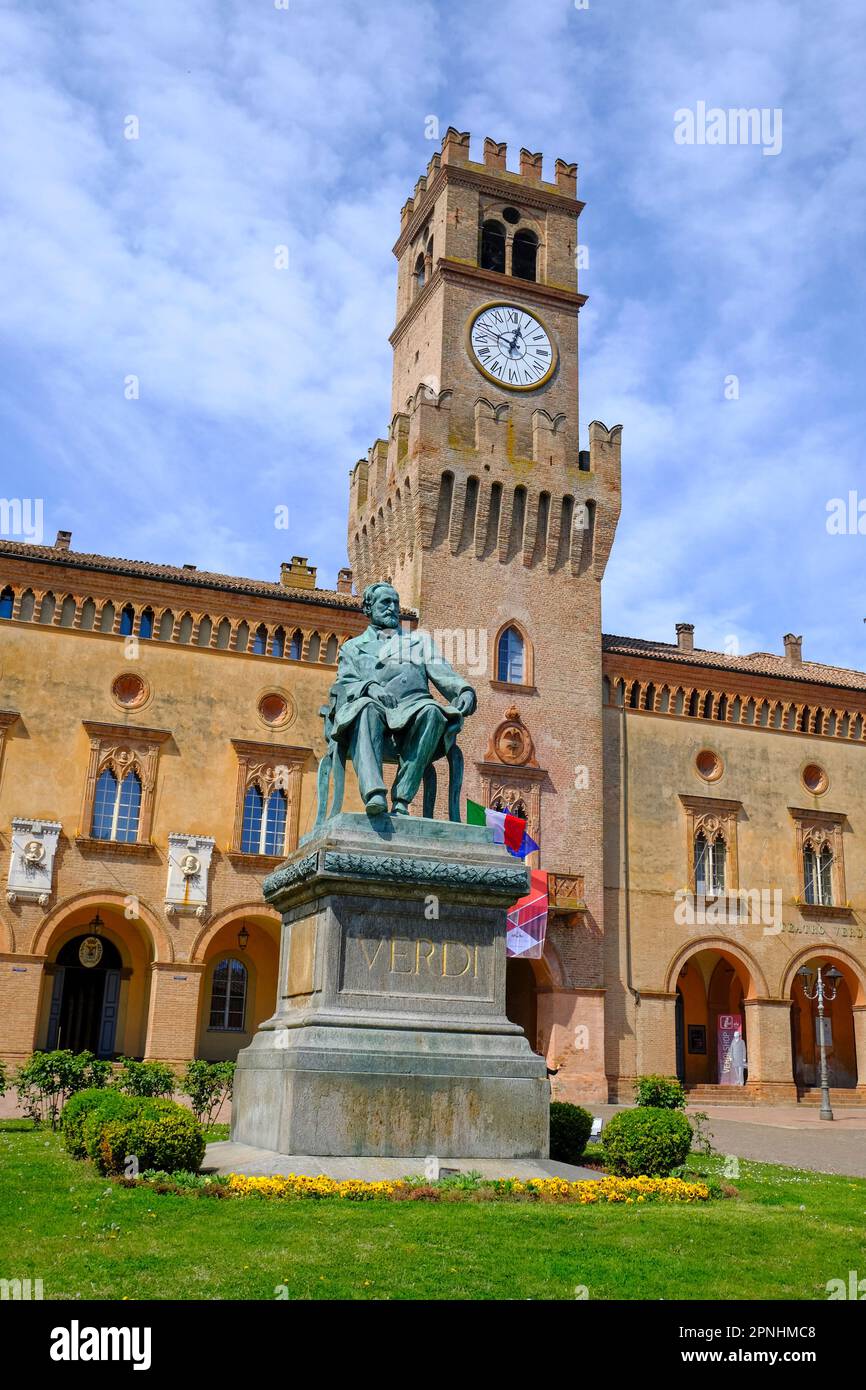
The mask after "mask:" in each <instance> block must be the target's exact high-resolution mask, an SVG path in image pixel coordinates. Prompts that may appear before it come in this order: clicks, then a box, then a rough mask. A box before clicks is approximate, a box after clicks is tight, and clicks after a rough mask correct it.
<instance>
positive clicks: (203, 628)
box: [195, 617, 213, 647]
mask: <svg viewBox="0 0 866 1390" xmlns="http://www.w3.org/2000/svg"><path fill="white" fill-rule="evenodd" d="M212 635H213V620H212V619H211V618H208V617H204V618H202V620H201V622H200V623H199V625H198V633H197V635H196V639H195V640H196V646H198V647H209V646H210V639H211V636H212Z"/></svg>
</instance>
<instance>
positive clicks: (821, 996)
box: [797, 965, 842, 1120]
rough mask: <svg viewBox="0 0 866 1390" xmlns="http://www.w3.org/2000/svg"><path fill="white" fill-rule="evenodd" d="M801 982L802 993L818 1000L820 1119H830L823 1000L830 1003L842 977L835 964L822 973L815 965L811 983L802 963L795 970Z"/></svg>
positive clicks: (809, 972)
mask: <svg viewBox="0 0 866 1390" xmlns="http://www.w3.org/2000/svg"><path fill="white" fill-rule="evenodd" d="M797 974H798V975H799V976H800V979H801V980H802V982H803V993H804V994H805V996H806V998H807V999H809V1000H812V999H817V1000H818V1051H819V1053H820V1054H821V1119H822V1120H832V1118H833V1109H832V1107H831V1105H830V1077H829V1074H828V1072H827V1039H826V1034H825V1032H824V1000H825V999H826V1001H827V1003H828V1004H832V1002H833V1000H834V999H835V998H836V981H837V980H841V979H842V973H841V971H839V970H837V969H836V967H835V965H826V966H825V967H824V974H823V976H822V974H821V967H820V965H819V966H816V969H815V983H814V986H813V984H812V972H811V970H810V969H809V967H808V965H803V966H801V967H800V969H799V970H798V971H797Z"/></svg>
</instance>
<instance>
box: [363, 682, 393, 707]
mask: <svg viewBox="0 0 866 1390" xmlns="http://www.w3.org/2000/svg"><path fill="white" fill-rule="evenodd" d="M367 694H368V695H372V697H373V699H374V700H376V701H377V702H378V703H379V704H380V705H382V706H383V708H385V709H396V708H397V696H396V695H392V694H391V692H390V690H386V689H385V687H384V686H383V685H371V686H370V687H369V688H368V690H367Z"/></svg>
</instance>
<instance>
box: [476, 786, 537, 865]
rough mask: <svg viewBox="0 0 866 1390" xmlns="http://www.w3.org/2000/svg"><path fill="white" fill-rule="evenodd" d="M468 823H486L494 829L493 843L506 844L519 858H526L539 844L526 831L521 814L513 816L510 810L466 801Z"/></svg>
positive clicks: (489, 827) (510, 851) (490, 828)
mask: <svg viewBox="0 0 866 1390" xmlns="http://www.w3.org/2000/svg"><path fill="white" fill-rule="evenodd" d="M466 823H467V825H486V826H487V827H488V829H489V830H492V831H493V843H494V844H496V845H504V846H505V848H506V849H507V850H508V851H509V853H511V854H513V855H515V857H516V858H518V859H525V858H526V856H527V854H532V853H533V851H535V850H537V849H538V845H537V844H536V843H535V841H534V840H533V839H532V837H531V836H529V835H527V833H526V821H525V820H521V818H520V816H512V814H511V812H510V811H492V810H491V809H490V807H489V806H479V804H478V802H477V801H470V800H469V799H468V798H467V801H466Z"/></svg>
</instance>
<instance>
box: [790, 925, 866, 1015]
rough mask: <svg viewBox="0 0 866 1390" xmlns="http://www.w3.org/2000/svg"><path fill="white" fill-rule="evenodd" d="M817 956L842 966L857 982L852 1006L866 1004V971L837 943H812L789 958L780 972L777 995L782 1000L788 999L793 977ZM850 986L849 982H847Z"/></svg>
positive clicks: (854, 957)
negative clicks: (780, 977)
mask: <svg viewBox="0 0 866 1390" xmlns="http://www.w3.org/2000/svg"><path fill="white" fill-rule="evenodd" d="M817 956H821V957H826V959H827V960H828V961H830V962H831V963H832V964H834V965H841V966H844V967H845V968H846V969H847V970H848V971H849V972H850V974H851V975H852V976H853V977H854V979H855V980H856V982H857V997H856V999H854V998H852V1000H851V1003H852V1004H854V1005H864V1004H866V970H864V969H863V965H862V963H861V962H860V961H859V960H857V958H856V956H852V955H851V953H850V951H846V950H843V949H842V947H841V946H839V945H838V943H837V942H835V941H833V942H830V943H828V942H825V941H820V942H819V941H817V940H816V941H813V942H812V944H811V945H810V946H803V947H802V949H801V950H799V951H797V952H796V954H795V955H793V956H791V959H790V960H789V961H788V963H787V965H786V966H785V969H784V970H783V972H782V979H781V984H780V987H779V993H780V994H781V996H782V998H783V999H790V997H791V990H792V988H793V986H794V976H795V975H796V973H797V971H798V970H799V969H800V967H801V966H802V965H805V964H806V962H807V961H809V960H814V959H815V958H816V957H817ZM848 983H849V984H850V981H849V982H848Z"/></svg>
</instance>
